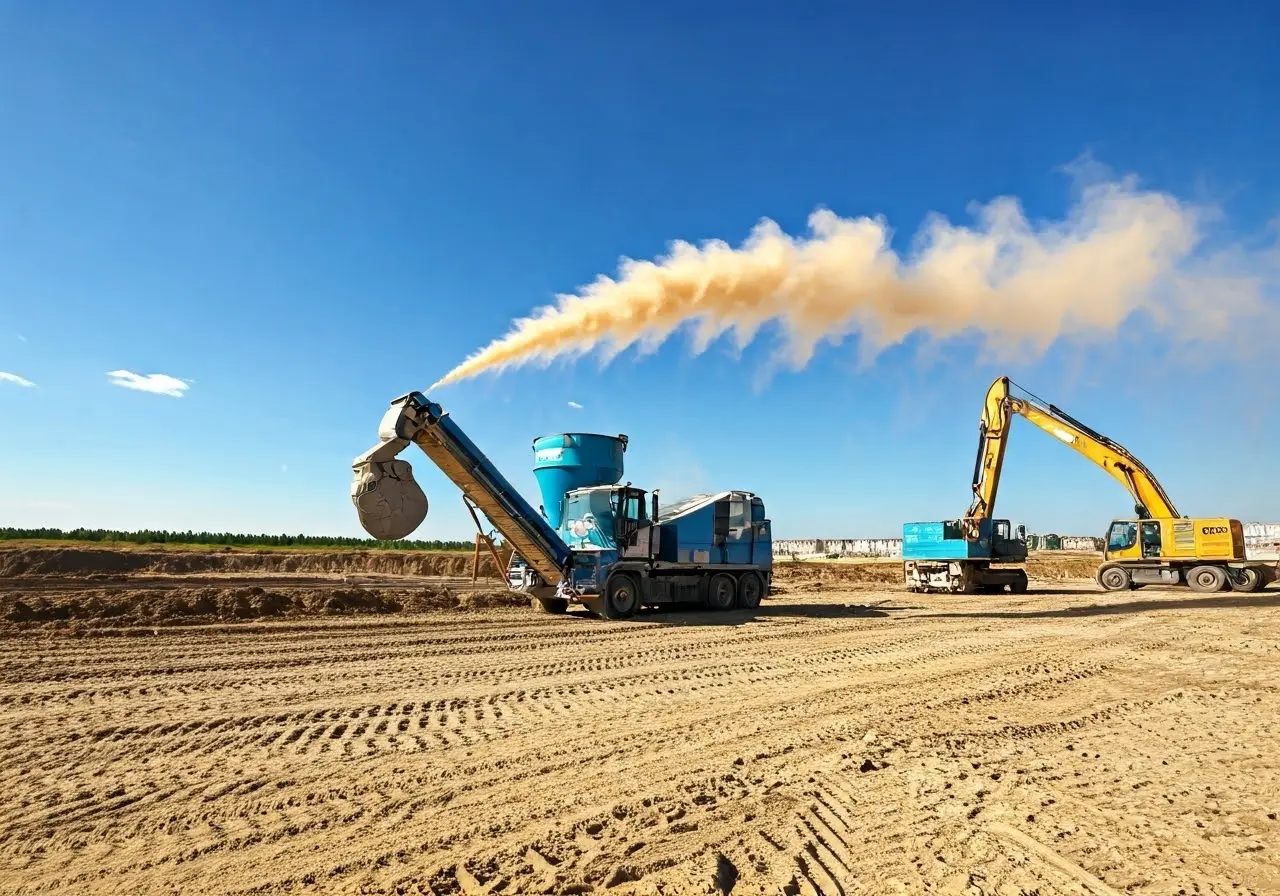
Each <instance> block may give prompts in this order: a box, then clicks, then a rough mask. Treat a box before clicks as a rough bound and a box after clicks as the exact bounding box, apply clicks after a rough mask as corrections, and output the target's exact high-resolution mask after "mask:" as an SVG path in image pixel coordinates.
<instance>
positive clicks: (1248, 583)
mask: <svg viewBox="0 0 1280 896" xmlns="http://www.w3.org/2000/svg"><path fill="white" fill-rule="evenodd" d="M1228 578H1229V579H1230V581H1231V590H1232V591H1245V592H1249V593H1253V592H1255V591H1261V590H1262V589H1263V588H1265V587H1267V582H1266V579H1265V578H1264V577H1263V575H1262V570H1260V569H1258V568H1257V567H1256V566H1242V567H1240V568H1239V569H1233V570H1231V574H1230V576H1228Z"/></svg>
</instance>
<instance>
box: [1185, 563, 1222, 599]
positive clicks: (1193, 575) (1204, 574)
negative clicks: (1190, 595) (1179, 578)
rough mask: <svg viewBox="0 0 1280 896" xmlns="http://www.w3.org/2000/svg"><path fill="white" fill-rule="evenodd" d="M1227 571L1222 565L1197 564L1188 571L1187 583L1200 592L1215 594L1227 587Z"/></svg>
mask: <svg viewBox="0 0 1280 896" xmlns="http://www.w3.org/2000/svg"><path fill="white" fill-rule="evenodd" d="M1227 581H1228V579H1227V573H1226V571H1225V570H1224V569H1223V568H1222V567H1221V566H1195V567H1192V568H1191V569H1190V570H1188V571H1187V584H1188V585H1189V586H1190V587H1191V590H1192V591H1195V592H1196V593H1198V594H1213V593H1214V592H1217V591H1222V590H1223V589H1224V588H1227V587H1228V585H1227Z"/></svg>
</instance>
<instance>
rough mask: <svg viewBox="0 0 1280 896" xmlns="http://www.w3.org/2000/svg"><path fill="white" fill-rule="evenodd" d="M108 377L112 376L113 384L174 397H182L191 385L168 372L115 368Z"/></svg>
mask: <svg viewBox="0 0 1280 896" xmlns="http://www.w3.org/2000/svg"><path fill="white" fill-rule="evenodd" d="M107 377H108V378H110V380H111V385H113V386H120V387H121V388H123V389H136V390H138V391H139V392H154V393H155V394H156V395H170V396H172V397H174V398H181V397H182V393H183V392H186V391H187V389H189V388H190V386H191V384H190V383H188V382H186V381H185V380H180V379H178V378H177V377H176V376H169V375H168V374H167V373H148V374H141V373H134V372H133V371H131V370H113V371H111V372H110V373H108V374H107Z"/></svg>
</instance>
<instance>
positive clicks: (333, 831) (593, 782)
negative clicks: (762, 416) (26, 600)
mask: <svg viewBox="0 0 1280 896" xmlns="http://www.w3.org/2000/svg"><path fill="white" fill-rule="evenodd" d="M1037 586H1038V587H1040V588H1041V589H1049V590H1048V592H1047V593H1046V592H1044V591H1042V592H1041V593H1033V594H1028V595H1019V596H1016V597H1014V596H1007V595H1006V596H984V597H972V598H957V597H922V596H920V595H911V594H907V593H905V592H902V591H897V590H888V589H886V588H885V587H884V586H875V587H871V586H863V587H860V588H855V587H854V586H841V585H840V584H839V582H838V581H837V582H836V583H834V584H832V583H827V584H826V585H825V586H823V585H822V584H821V583H802V582H792V583H789V584H788V585H786V586H784V593H781V594H778V595H775V596H773V597H771V598H769V599H768V601H767V602H766V605H765V606H764V607H762V608H761V609H760V610H759V611H756V612H754V613H748V612H745V611H742V612H730V613H724V614H710V613H689V612H685V613H671V614H648V615H645V616H644V617H642V618H641V619H638V620H636V621H632V622H625V623H607V622H602V621H599V620H593V619H589V618H586V617H580V616H574V615H570V616H568V617H549V616H542V615H539V614H536V613H534V612H532V611H531V610H528V609H525V608H490V609H484V610H475V611H468V610H461V611H459V610H454V611H451V612H449V613H435V614H430V613H425V614H416V615H399V616H368V615H366V616H356V617H344V618H333V619H325V618H305V619H291V620H281V621H267V622H257V621H253V622H245V623H239V624H231V625H228V624H221V623H214V624H207V625H203V626H174V625H171V626H162V627H155V628H146V627H138V626H132V627H128V628H121V629H115V630H111V629H103V630H96V631H95V632H93V633H90V632H81V633H80V634H81V636H79V637H76V636H74V633H71V632H57V631H50V630H49V629H47V628H40V627H35V628H25V629H15V630H10V631H7V632H6V633H5V634H4V635H3V636H2V637H0V732H2V733H3V740H2V741H0V786H2V787H3V792H4V794H5V797H4V800H3V803H2V804H0V891H3V892H7V893H34V892H46V891H53V890H57V891H58V892H94V893H205V892H216V893H250V892H253V893H274V892H295V893H296V892H362V893H495V894H496V893H502V894H512V893H528V892H552V893H593V892H609V893H616V894H624V893H711V894H715V893H728V892H732V893H734V894H749V893H780V892H781V893H810V894H812V893H823V894H830V893H920V892H939V893H959V894H964V893H978V894H1002V896H1003V894H1020V893H1021V894H1040V896H1046V894H1057V893H1071V894H1082V893H1083V894H1115V893H1160V894H1166V893H1167V894H1177V893H1223V894H1226V893H1232V894H1240V893H1254V894H1263V893H1276V892H1280V821H1277V813H1278V812H1280V759H1278V758H1277V757H1280V592H1277V591H1275V590H1271V591H1267V592H1264V593H1262V594H1257V595H1236V594H1230V593H1228V594H1221V595H1196V594H1192V593H1190V592H1186V591H1157V590H1154V589H1145V590H1143V591H1140V592H1135V593H1133V594H1126V595H1123V596H1116V595H1111V594H1103V593H1100V592H1098V591H1096V589H1094V588H1093V587H1092V586H1090V585H1088V584H1076V585H1063V584H1061V583H1045V582H1038V583H1036V582H1033V588H1034V587H1037Z"/></svg>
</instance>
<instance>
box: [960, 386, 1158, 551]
mask: <svg viewBox="0 0 1280 896" xmlns="http://www.w3.org/2000/svg"><path fill="white" fill-rule="evenodd" d="M1012 387H1013V383H1012V382H1011V381H1010V380H1009V378H1008V377H1007V376H1002V377H999V378H997V379H996V381H995V382H994V383H992V384H991V388H990V389H989V390H987V398H986V402H985V403H984V405H983V408H982V421H981V422H980V423H979V424H978V456H977V459H976V460H975V462H974V468H973V503H972V504H970V505H969V512H968V513H966V514H965V523H966V526H967V527H968V528H969V529H971V530H972V531H974V532H976V530H977V523H978V521H979V520H983V519H989V518H990V517H991V515H992V514H993V513H994V512H995V505H996V492H997V490H998V489H999V488H1000V473H1001V469H1002V467H1003V466H1004V452H1005V448H1006V446H1007V445H1008V443H1009V426H1010V424H1011V423H1012V422H1013V417H1014V415H1015V414H1016V415H1018V416H1021V417H1023V418H1025V419H1027V420H1029V421H1031V422H1032V423H1034V424H1035V425H1036V426H1038V427H1039V428H1040V429H1043V430H1044V431H1045V432H1047V433H1049V435H1051V436H1053V437H1054V438H1056V439H1058V440H1059V441H1061V442H1064V443H1065V444H1067V445H1069V446H1070V447H1072V448H1074V449H1075V450H1076V451H1078V452H1080V453H1081V454H1083V455H1084V456H1085V457H1087V458H1088V459H1089V460H1091V461H1093V462H1094V463H1095V464H1097V465H1098V466H1100V467H1102V469H1104V470H1106V471H1107V473H1109V474H1110V475H1111V476H1112V478H1114V479H1116V480H1117V481H1118V482H1119V483H1120V484H1121V485H1123V486H1124V487H1125V489H1127V490H1128V492H1129V494H1130V495H1132V496H1133V500H1134V511H1135V512H1136V513H1137V515H1138V516H1139V517H1140V518H1141V519H1170V518H1177V517H1179V516H1180V514H1179V513H1178V511H1177V509H1176V508H1175V507H1174V506H1173V502H1172V501H1171V500H1169V495H1168V494H1167V493H1166V492H1165V490H1164V487H1163V486H1161V485H1160V483H1159V482H1158V481H1157V480H1156V477H1155V476H1154V475H1153V474H1152V472H1151V471H1150V470H1148V469H1147V468H1146V467H1145V466H1144V465H1143V463H1142V461H1140V460H1138V459H1137V458H1136V457H1134V456H1133V454H1131V453H1130V452H1129V451H1128V449H1126V448H1125V447H1124V446H1123V445H1119V444H1117V443H1116V442H1113V441H1112V440H1111V439H1108V438H1107V437H1106V436H1104V435H1102V434H1101V433H1099V432H1097V431H1095V430H1093V429H1090V428H1089V427H1087V426H1085V425H1084V424H1083V423H1081V422H1080V421H1079V420H1076V419H1075V418H1074V417H1072V416H1070V415H1069V414H1067V413H1066V412H1064V411H1062V410H1061V409H1059V408H1056V407H1054V406H1053V405H1051V404H1045V403H1043V402H1041V401H1040V400H1039V399H1036V398H1035V397H1033V396H1031V395H1029V394H1025V395H1017V396H1015V395H1014V394H1013V392H1012Z"/></svg>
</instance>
